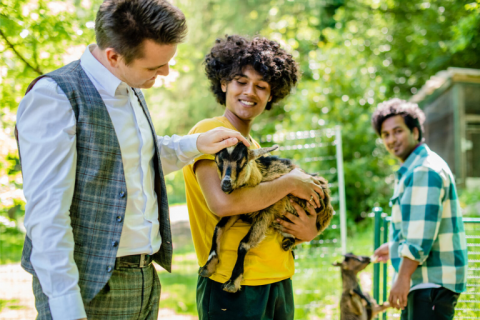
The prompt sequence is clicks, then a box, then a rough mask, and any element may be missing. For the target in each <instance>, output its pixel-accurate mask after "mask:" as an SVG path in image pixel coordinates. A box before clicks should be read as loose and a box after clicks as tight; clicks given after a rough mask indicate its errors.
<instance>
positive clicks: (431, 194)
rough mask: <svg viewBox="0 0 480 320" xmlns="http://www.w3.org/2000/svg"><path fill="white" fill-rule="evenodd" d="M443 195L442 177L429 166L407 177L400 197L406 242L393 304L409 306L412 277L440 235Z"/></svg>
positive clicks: (394, 286)
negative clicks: (408, 297)
mask: <svg viewBox="0 0 480 320" xmlns="http://www.w3.org/2000/svg"><path fill="white" fill-rule="evenodd" d="M444 195H445V189H444V188H443V180H442V178H441V177H440V175H439V174H438V173H437V172H435V171H433V170H431V169H429V168H426V167H418V168H416V169H415V170H414V172H413V173H412V174H411V175H410V176H408V177H406V178H405V191H404V193H403V195H402V198H401V199H400V210H401V213H402V226H401V232H402V234H403V237H404V238H405V241H404V242H403V243H401V244H400V246H399V248H398V253H399V255H400V257H402V258H403V259H402V263H401V265H400V269H399V273H398V277H397V280H396V281H395V283H394V284H393V287H392V290H391V292H390V297H389V301H390V303H391V304H392V306H393V307H396V308H398V309H403V308H404V307H405V306H406V305H407V296H408V293H409V291H410V281H411V276H412V274H413V273H414V272H415V270H416V269H417V266H418V265H421V264H423V263H424V262H425V260H427V258H428V256H429V255H430V251H431V249H432V245H433V243H434V241H435V240H436V239H437V236H438V230H439V227H440V222H441V218H442V212H443V203H442V199H443V197H444Z"/></svg>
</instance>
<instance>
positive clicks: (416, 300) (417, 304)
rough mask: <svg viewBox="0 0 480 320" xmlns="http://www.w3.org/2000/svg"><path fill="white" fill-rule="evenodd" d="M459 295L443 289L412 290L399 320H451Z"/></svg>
mask: <svg viewBox="0 0 480 320" xmlns="http://www.w3.org/2000/svg"><path fill="white" fill-rule="evenodd" d="M459 295H460V294H459V293H455V292H453V291H450V290H448V289H445V288H443V287H440V288H429V289H420V290H414V291H412V292H410V293H409V294H408V301H407V307H406V308H405V309H403V310H402V318H401V320H452V319H453V316H454V315H455V306H456V305H457V301H458V297H459Z"/></svg>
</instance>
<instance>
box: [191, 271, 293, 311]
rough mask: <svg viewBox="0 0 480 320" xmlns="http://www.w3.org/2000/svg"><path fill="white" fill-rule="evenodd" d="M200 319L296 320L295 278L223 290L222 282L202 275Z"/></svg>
mask: <svg viewBox="0 0 480 320" xmlns="http://www.w3.org/2000/svg"><path fill="white" fill-rule="evenodd" d="M197 310H198V316H199V320H217V319H218V320H225V319H228V320H237V319H238V320H292V319H293V314H294V311H295V306H294V304H293V289H292V280H291V279H286V280H283V281H280V282H275V283H272V284H266V285H263V286H242V289H241V290H240V291H239V292H236V293H229V292H225V291H223V290H222V284H221V283H218V282H215V281H213V280H210V279H208V278H203V277H200V276H199V277H198V282H197Z"/></svg>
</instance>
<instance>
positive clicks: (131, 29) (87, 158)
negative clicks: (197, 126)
mask: <svg viewBox="0 0 480 320" xmlns="http://www.w3.org/2000/svg"><path fill="white" fill-rule="evenodd" d="M95 32H96V40H97V44H92V45H90V46H88V48H87V49H86V50H85V52H84V54H83V56H82V57H81V59H80V60H78V61H74V62H72V63H70V64H69V65H67V66H64V67H62V68H60V69H58V70H55V71H53V72H51V73H49V74H46V75H44V76H42V77H40V78H37V79H35V80H34V81H33V82H32V84H31V85H30V86H29V88H28V90H27V94H26V96H25V98H24V99H23V100H22V102H21V103H20V106H19V108H18V114H17V121H18V122H17V129H18V131H17V130H16V136H17V141H18V145H19V152H20V156H21V163H22V171H23V176H24V192H25V197H26V199H27V204H26V209H25V227H26V229H27V235H26V238H25V245H24V250H23V254H22V266H23V268H24V269H25V270H27V271H28V272H30V273H31V274H32V275H33V291H34V295H35V306H36V308H37V311H38V317H37V319H52V318H53V319H62V320H73V319H86V318H88V319H113V318H114V319H157V316H158V308H159V298H160V281H159V279H158V276H157V273H156V271H155V268H154V267H153V266H152V264H151V263H152V261H155V262H157V263H158V264H159V265H161V266H162V267H163V268H165V269H166V270H167V271H171V261H172V243H171V233H170V222H169V213H168V201H167V195H166V188H165V183H164V178H163V175H164V174H168V173H169V172H172V171H174V170H179V169H181V168H182V167H183V166H185V165H187V164H189V163H190V162H192V161H193V159H194V158H195V157H196V156H199V155H200V154H202V153H208V154H213V153H216V152H218V151H220V150H221V149H223V148H225V147H229V146H232V145H235V144H236V143H237V142H238V141H242V142H243V143H245V144H246V145H249V143H248V141H247V140H246V139H245V138H244V137H242V136H241V135H240V134H239V133H238V132H237V131H234V130H228V129H226V128H217V129H216V130H211V131H209V132H206V133H204V134H200V135H193V136H186V137H179V136H175V135H174V136H172V137H158V136H156V134H155V130H154V127H153V123H152V119H151V117H150V113H149V111H148V109H147V105H146V103H145V100H144V97H143V94H142V91H141V90H140V88H145V89H146V88H150V87H152V85H153V84H154V82H155V78H156V77H157V76H159V75H162V76H166V75H168V72H169V66H168V63H169V61H170V60H171V59H172V57H173V56H174V54H175V52H176V48H177V44H178V43H180V42H181V41H182V40H183V38H184V36H185V33H186V24H185V17H184V15H183V13H182V12H181V11H180V10H179V9H178V8H176V7H174V6H172V5H171V4H170V3H169V2H167V1H164V0H131V1H124V0H106V1H105V2H104V3H103V4H102V5H101V7H100V10H99V11H98V14H97V18H96V24H95Z"/></svg>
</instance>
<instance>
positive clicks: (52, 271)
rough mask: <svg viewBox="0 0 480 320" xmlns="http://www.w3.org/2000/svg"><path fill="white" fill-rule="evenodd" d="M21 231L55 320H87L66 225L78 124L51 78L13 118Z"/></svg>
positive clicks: (40, 84)
mask: <svg viewBox="0 0 480 320" xmlns="http://www.w3.org/2000/svg"><path fill="white" fill-rule="evenodd" d="M17 127H18V132H19V145H20V153H21V159H22V173H23V179H24V180H23V190H24V193H25V198H26V199H27V204H26V207H25V228H26V229H27V235H28V237H29V238H30V239H31V240H32V243H33V248H32V254H31V257H30V261H31V263H32V265H33V268H34V269H35V273H36V274H37V276H38V279H39V281H40V284H41V286H42V290H43V292H44V293H45V295H47V297H48V302H49V306H50V310H51V313H52V317H53V319H81V318H85V317H86V314H85V309H84V305H83V301H82V296H81V294H80V288H79V286H78V278H79V274H78V269H77V266H76V264H75V261H74V260H73V248H74V241H73V233H72V227H71V225H70V212H69V210H70V206H71V203H72V197H73V190H74V184H75V169H76V157H77V151H76V120H75V114H74V112H73V109H72V107H71V104H70V102H69V101H68V99H67V97H66V96H65V94H64V93H63V91H62V90H61V89H60V87H59V86H58V85H57V84H56V83H55V81H53V80H52V79H50V78H44V79H41V80H40V81H38V83H37V84H36V85H35V87H33V89H32V90H31V91H30V92H29V93H28V94H27V95H26V96H25V98H24V99H23V100H22V102H21V103H20V106H19V108H18V114H17Z"/></svg>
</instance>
